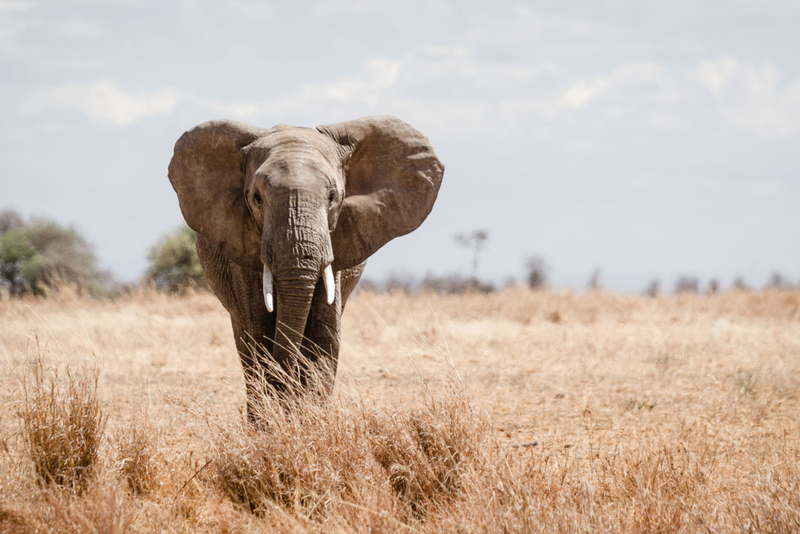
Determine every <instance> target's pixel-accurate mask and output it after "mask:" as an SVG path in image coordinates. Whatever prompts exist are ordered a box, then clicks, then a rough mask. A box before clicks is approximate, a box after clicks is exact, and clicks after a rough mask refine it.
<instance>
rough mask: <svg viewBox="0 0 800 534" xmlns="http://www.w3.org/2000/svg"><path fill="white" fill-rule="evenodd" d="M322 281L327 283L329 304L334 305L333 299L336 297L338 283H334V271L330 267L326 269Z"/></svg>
mask: <svg viewBox="0 0 800 534" xmlns="http://www.w3.org/2000/svg"><path fill="white" fill-rule="evenodd" d="M322 281H323V282H324V283H325V291H326V292H327V293H328V304H333V299H334V298H335V297H336V282H334V281H333V269H332V268H331V266H330V265H328V266H327V267H325V271H324V272H323V273H322Z"/></svg>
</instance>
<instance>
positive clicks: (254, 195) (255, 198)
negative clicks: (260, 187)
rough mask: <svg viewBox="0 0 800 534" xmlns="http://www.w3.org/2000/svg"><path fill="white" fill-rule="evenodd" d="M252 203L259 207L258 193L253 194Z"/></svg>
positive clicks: (259, 194)
mask: <svg viewBox="0 0 800 534" xmlns="http://www.w3.org/2000/svg"><path fill="white" fill-rule="evenodd" d="M253 202H255V203H256V205H257V206H260V205H261V193H259V192H258V191H256V192H255V193H253Z"/></svg>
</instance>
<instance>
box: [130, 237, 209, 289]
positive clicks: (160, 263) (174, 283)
mask: <svg viewBox="0 0 800 534" xmlns="http://www.w3.org/2000/svg"><path fill="white" fill-rule="evenodd" d="M195 243H196V235H195V232H194V230H192V229H191V228H189V227H188V226H186V225H185V224H184V225H182V226H180V227H178V228H177V229H175V230H173V231H172V232H170V233H168V234H167V235H165V236H163V237H162V238H161V239H160V240H159V241H158V242H157V243H156V244H155V245H154V246H153V248H151V249H150V253H149V254H148V255H147V259H148V260H149V262H150V266H149V267H148V269H147V273H146V275H145V277H146V279H147V280H150V281H152V282H153V283H154V284H155V286H156V287H157V288H159V289H161V290H163V291H169V292H177V291H183V290H185V289H186V288H187V287H192V286H193V287H202V288H208V281H206V276H205V274H204V273H203V268H202V267H201V266H200V260H199V259H198V258H197V248H196V246H195Z"/></svg>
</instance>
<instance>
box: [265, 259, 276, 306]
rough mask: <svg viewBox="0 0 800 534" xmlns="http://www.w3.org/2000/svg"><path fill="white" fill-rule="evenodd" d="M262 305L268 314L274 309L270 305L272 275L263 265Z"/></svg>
mask: <svg viewBox="0 0 800 534" xmlns="http://www.w3.org/2000/svg"><path fill="white" fill-rule="evenodd" d="M264 304H266V305H267V311H268V312H270V313H272V310H274V309H275V307H274V306H273V305H272V273H271V272H270V270H269V267H267V266H266V265H264Z"/></svg>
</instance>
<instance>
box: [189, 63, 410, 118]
mask: <svg viewBox="0 0 800 534" xmlns="http://www.w3.org/2000/svg"><path fill="white" fill-rule="evenodd" d="M399 72H400V63H399V62H396V61H392V60H389V59H385V58H372V59H369V60H367V62H366V63H365V64H364V66H363V67H362V68H361V70H360V71H359V72H357V73H356V74H355V75H353V76H349V77H344V78H340V79H338V80H333V81H331V82H328V83H323V84H316V85H315V84H307V85H304V86H303V87H301V88H300V89H299V90H297V91H295V92H293V93H289V94H287V95H284V96H279V97H276V98H273V99H270V100H266V101H262V102H248V101H234V102H230V103H224V102H214V101H210V100H205V99H200V98H192V99H191V100H192V102H194V103H195V104H197V105H200V106H203V107H207V108H209V109H211V110H213V111H214V112H216V113H219V114H223V115H225V116H231V117H236V118H241V119H248V118H259V117H265V118H269V119H271V120H281V117H285V116H287V115H292V114H298V113H302V114H309V115H314V114H321V113H324V112H325V111H328V110H329V109H330V108H331V107H335V106H348V107H353V108H360V109H369V108H374V107H375V106H377V105H378V103H380V102H382V101H385V100H386V93H387V92H388V91H390V90H391V89H392V87H393V86H394V85H395V83H396V81H397V79H398V75H399Z"/></svg>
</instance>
